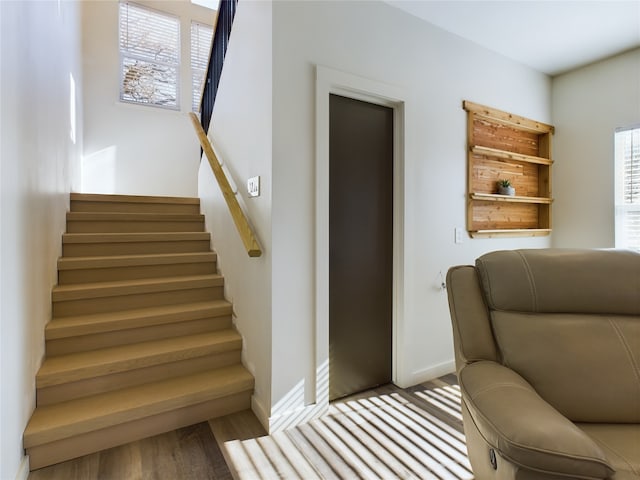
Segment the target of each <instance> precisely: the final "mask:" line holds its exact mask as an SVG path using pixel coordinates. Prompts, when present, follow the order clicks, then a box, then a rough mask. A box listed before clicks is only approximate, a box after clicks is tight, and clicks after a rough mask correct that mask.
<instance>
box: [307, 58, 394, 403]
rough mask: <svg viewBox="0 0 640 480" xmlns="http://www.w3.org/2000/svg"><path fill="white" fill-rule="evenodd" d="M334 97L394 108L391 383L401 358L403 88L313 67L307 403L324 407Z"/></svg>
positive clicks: (327, 359) (327, 355) (326, 392)
mask: <svg viewBox="0 0 640 480" xmlns="http://www.w3.org/2000/svg"><path fill="white" fill-rule="evenodd" d="M330 94H337V95H341V96H343V97H349V98H353V99H356V100H362V101H365V102H369V103H374V104H377V105H383V106H385V107H390V108H392V109H393V287H392V329H393V333H392V354H391V357H392V367H391V372H392V381H393V382H394V383H397V382H398V379H399V378H402V374H401V372H402V371H403V365H404V363H405V362H404V357H403V352H402V351H401V349H400V348H398V344H399V340H400V338H402V331H403V326H404V311H403V310H404V309H403V305H404V302H403V298H404V281H403V280H404V105H405V100H404V99H405V98H406V95H405V94H404V91H403V89H401V88H399V87H396V86H393V85H389V84H386V83H382V82H378V81H375V80H371V79H368V78H364V77H360V76H357V75H353V74H350V73H345V72H341V71H339V70H334V69H332V68H328V67H325V66H321V65H317V66H316V182H315V188H316V192H315V193H316V205H315V214H316V222H315V228H316V232H315V239H316V245H315V247H316V248H315V270H316V275H315V335H316V338H315V340H316V341H315V356H314V358H315V365H314V371H313V372H310V373H311V374H312V375H313V377H312V378H315V382H312V385H310V387H312V391H309V392H308V396H306V400H307V401H308V403H315V404H316V407H320V409H321V410H322V409H324V408H323V407H325V406H327V407H328V405H329V95H330Z"/></svg>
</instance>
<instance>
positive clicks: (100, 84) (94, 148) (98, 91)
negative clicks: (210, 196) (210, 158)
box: [82, 0, 215, 196]
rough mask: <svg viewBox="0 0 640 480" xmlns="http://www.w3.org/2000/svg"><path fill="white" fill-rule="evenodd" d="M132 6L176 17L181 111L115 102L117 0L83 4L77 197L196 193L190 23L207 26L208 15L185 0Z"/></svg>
mask: <svg viewBox="0 0 640 480" xmlns="http://www.w3.org/2000/svg"><path fill="white" fill-rule="evenodd" d="M136 3H139V4H142V5H145V6H149V7H151V8H155V9H157V10H161V11H164V12H168V13H171V14H174V15H177V16H179V17H180V21H181V23H180V35H181V39H182V50H181V75H180V78H181V90H180V93H181V94H180V106H181V110H180V111H174V110H167V109H162V108H157V107H149V106H144V105H132V104H128V103H123V102H120V101H119V95H120V90H119V89H120V84H119V81H120V77H119V68H120V67H119V66H120V55H119V50H118V4H119V3H118V1H117V0H108V1H101V2H95V1H86V2H82V22H83V35H82V42H83V44H82V47H83V48H82V60H83V74H84V79H85V80H84V81H85V87H84V104H85V138H84V160H83V184H82V190H83V191H84V192H94V193H121V194H137V195H173V196H196V194H197V176H198V160H199V151H200V146H199V144H198V140H197V138H196V136H195V133H194V131H193V127H192V126H191V122H190V120H189V118H188V117H187V115H186V113H187V112H189V111H190V110H191V70H190V55H189V52H190V47H189V42H190V29H191V20H195V21H198V22H200V23H206V24H213V23H214V20H215V12H214V11H213V10H210V9H207V8H204V7H201V6H198V5H194V4H191V3H190V1H189V0H171V1H147V0H140V1H137V0H136Z"/></svg>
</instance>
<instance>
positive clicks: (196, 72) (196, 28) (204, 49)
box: [191, 22, 213, 113]
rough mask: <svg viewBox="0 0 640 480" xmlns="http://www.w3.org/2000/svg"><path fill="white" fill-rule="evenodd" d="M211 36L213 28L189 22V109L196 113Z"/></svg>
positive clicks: (207, 61)
mask: <svg viewBox="0 0 640 480" xmlns="http://www.w3.org/2000/svg"><path fill="white" fill-rule="evenodd" d="M212 36H213V28H211V27H210V26H208V25H203V24H201V23H197V22H191V88H192V92H193V93H192V95H191V102H192V105H191V108H192V110H193V111H194V112H196V113H197V112H199V111H200V98H201V96H202V87H203V85H202V82H203V81H204V76H205V75H206V74H207V65H208V64H209V51H210V50H211V37H212Z"/></svg>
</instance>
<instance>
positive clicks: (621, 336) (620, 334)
mask: <svg viewBox="0 0 640 480" xmlns="http://www.w3.org/2000/svg"><path fill="white" fill-rule="evenodd" d="M609 324H610V325H611V327H612V328H613V330H614V331H615V332H616V335H617V337H618V339H619V340H620V343H622V346H623V348H624V351H625V352H626V354H627V357H628V358H629V363H630V364H631V369H632V370H633V373H634V374H635V376H636V378H637V379H638V381H640V368H639V367H638V364H637V363H636V362H635V359H634V358H633V351H632V350H631V347H630V345H629V344H628V343H627V339H626V337H625V336H624V333H623V332H622V331H621V330H620V327H619V326H618V324H617V323H616V322H615V320H614V319H612V318H610V319H609Z"/></svg>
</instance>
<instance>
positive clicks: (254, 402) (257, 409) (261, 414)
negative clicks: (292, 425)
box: [251, 394, 269, 432]
mask: <svg viewBox="0 0 640 480" xmlns="http://www.w3.org/2000/svg"><path fill="white" fill-rule="evenodd" d="M251 411H253V413H254V414H255V416H256V417H257V418H258V420H259V421H260V423H261V424H262V427H263V428H264V429H265V431H266V432H269V415H268V414H267V411H266V410H265V408H264V406H263V405H262V402H261V401H260V400H259V399H258V398H257V397H256V396H255V394H254V395H252V396H251Z"/></svg>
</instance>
